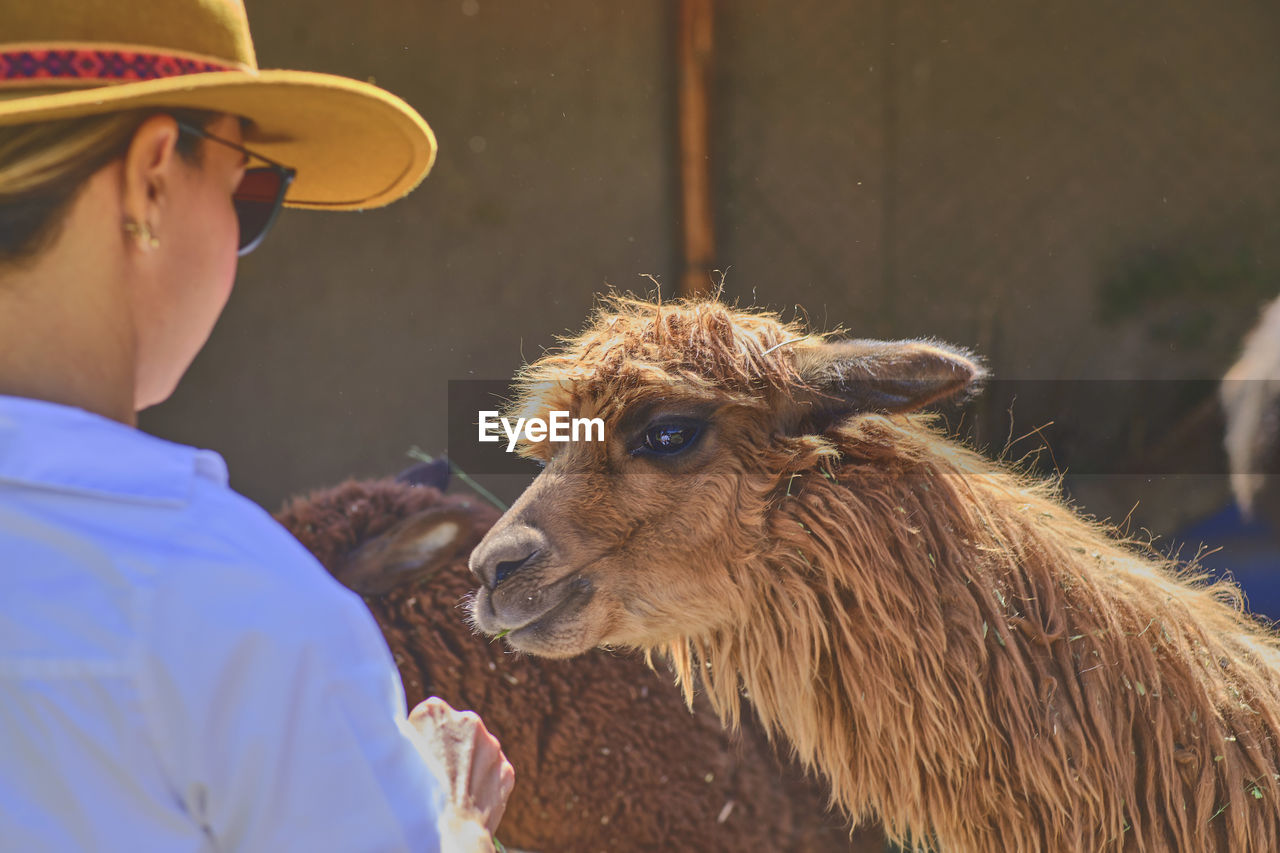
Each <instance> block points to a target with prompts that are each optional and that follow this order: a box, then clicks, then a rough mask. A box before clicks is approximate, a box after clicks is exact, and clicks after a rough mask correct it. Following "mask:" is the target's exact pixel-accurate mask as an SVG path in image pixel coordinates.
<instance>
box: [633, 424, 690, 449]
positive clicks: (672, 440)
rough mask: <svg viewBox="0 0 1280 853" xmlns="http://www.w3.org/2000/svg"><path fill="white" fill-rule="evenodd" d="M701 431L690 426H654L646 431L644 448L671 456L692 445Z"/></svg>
mask: <svg viewBox="0 0 1280 853" xmlns="http://www.w3.org/2000/svg"><path fill="white" fill-rule="evenodd" d="M700 431H701V430H700V428H699V427H696V426H691V425H688V424H662V425H659V426H652V427H649V429H648V430H646V431H645V434H644V446H645V448H646V449H648V450H651V451H653V452H654V453H660V454H663V455H664V456H671V455H673V454H676V453H679V452H680V451H682V450H684V449H686V448H688V447H689V446H690V445H692V444H693V442H694V439H696V438H697V437H698V433H699V432H700Z"/></svg>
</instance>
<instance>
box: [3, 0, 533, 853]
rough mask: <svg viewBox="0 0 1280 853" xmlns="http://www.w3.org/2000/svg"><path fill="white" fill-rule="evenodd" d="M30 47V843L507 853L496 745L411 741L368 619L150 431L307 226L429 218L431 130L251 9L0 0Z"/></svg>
mask: <svg viewBox="0 0 1280 853" xmlns="http://www.w3.org/2000/svg"><path fill="white" fill-rule="evenodd" d="M0 40H2V41H0V846H3V847H4V848H5V849H12V850H90V849H129V850H150V849H157V850H209V849H243V850H282V849H311V850H399V849H415V850H417V849H436V848H437V847H438V846H441V845H443V846H444V847H445V849H459V850H485V849H493V847H492V841H491V838H490V833H491V832H492V830H493V829H494V827H495V826H496V824H497V821H498V820H499V819H500V817H501V813H502V809H503V807H504V804H505V802H506V797H507V795H508V794H509V792H510V788H511V783H512V771H511V767H510V765H509V764H507V763H506V760H505V758H504V757H503V756H502V753H501V751H500V749H499V748H498V745H497V742H496V741H495V740H494V739H493V738H492V737H491V736H490V735H489V734H488V733H487V732H486V731H485V730H484V728H483V726H482V725H481V724H480V723H479V721H478V719H476V718H475V717H474V715H462V714H458V713H456V712H454V711H452V709H449V708H448V706H446V705H444V704H443V703H442V702H440V701H439V700H429V701H428V702H427V703H424V704H423V705H422V706H419V708H417V709H415V711H414V713H413V714H412V715H411V716H410V717H409V718H408V719H406V718H405V715H404V707H403V703H404V699H403V692H402V690H401V687H400V684H399V679H398V676H397V675H396V672H395V669H394V666H393V664H392V661H391V660H390V655H389V653H388V651H387V648H386V646H385V644H384V643H383V641H382V638H381V635H380V634H379V633H378V630H377V628H376V626H375V625H374V624H373V621H372V619H371V617H370V616H369V614H368V612H367V611H366V610H365V609H364V608H363V605H362V604H361V603H360V602H359V600H358V599H357V598H355V597H354V596H353V595H351V594H349V593H347V592H346V591H345V590H344V589H342V588H341V587H339V586H338V585H337V584H336V583H335V582H333V581H332V580H331V579H330V578H329V577H328V575H327V574H325V573H324V571H323V570H322V569H320V567H319V566H318V565H317V564H316V563H315V562H314V560H312V559H311V558H310V556H309V555H308V554H306V553H305V552H304V551H303V550H302V549H301V547H300V546H298V545H297V543H296V542H294V541H293V540H292V539H291V538H290V537H289V536H288V534H286V533H285V532H284V531H283V530H282V529H281V528H279V527H278V526H277V525H275V524H274V522H272V521H271V519H270V518H269V517H268V516H267V515H265V514H264V513H263V512H261V511H260V510H259V509H257V508H256V507H254V506H253V505H251V504H250V503H249V502H248V501H246V500H244V499H243V498H240V497H239V496H238V495H236V494H235V493H234V492H232V491H231V490H230V489H229V488H228V486H227V474H226V469H225V466H224V465H223V463H222V460H221V458H220V457H218V456H217V455H216V454H213V453H211V452H208V451H200V450H195V449H193V448H188V447H182V446H179V445H174V444H170V443H168V442H164V441H160V440H159V439H155V438H152V437H150V436H146V435H144V434H142V433H140V432H139V431H138V430H137V429H136V428H135V424H136V419H135V413H136V412H137V411H138V410H140V409H143V408H145V407H147V406H151V405H154V404H156V403H159V402H161V401H163V400H164V399H165V398H167V397H168V396H169V394H170V393H171V392H172V391H173V389H174V386H175V385H176V384H177V382H178V380H179V379H180V378H181V376H182V374H183V372H184V371H185V370H186V369H187V367H188V365H189V364H190V363H191V360H192V359H193V358H194V357H195V355H196V353H197V352H198V350H199V349H200V347H201V346H202V345H203V344H204V342H205V340H206V338H207V337H208V335H209V333H210V331H211V329H212V328H213V324H214V322H215V320H216V319H217V317H218V314H219V313H220V312H221V310H222V308H223V306H224V304H225V303H226V300H227V298H228V296H229V294H230V291H231V285H232V280H233V278H234V274H235V267H236V257H237V254H238V253H239V254H243V253H244V252H247V251H249V250H251V249H252V248H253V247H254V246H256V245H257V244H258V242H259V241H260V240H261V239H262V237H263V236H264V235H265V233H266V231H267V229H268V228H269V227H270V225H271V223H272V221H273V220H274V218H275V215H276V213H277V212H278V211H279V208H280V207H281V205H282V204H286V205H293V206H300V207H318V208H325V209H331V210H332V209H347V208H367V207H375V206H378V205H381V204H385V203H388V202H390V201H392V200H394V199H396V198H399V197H400V196H402V195H404V194H405V193H407V192H409V190H411V189H412V188H413V187H414V186H415V185H416V184H417V183H418V182H419V181H420V180H421V179H422V177H423V176H424V175H425V174H426V171H427V170H428V169H429V168H430V165H431V161H432V158H433V156H434V152H435V143H434V139H433V138H432V136H431V132H430V130H429V129H428V128H427V126H426V124H425V123H424V122H423V121H422V119H421V118H420V117H419V116H418V115H417V113H415V112H414V111H413V110H412V109H411V108H410V107H409V106H408V105H406V104H404V103H403V102H402V101H400V100H398V99H397V98H395V97H394V96H392V95H389V94H387V93H386V92H383V91H381V90H378V89H375V88H374V87H372V86H367V85H365V84H362V83H357V82H355V81H350V80H344V79H342V78H336V77H329V76H326V75H318V74H309V73H302V72H288V71H261V72H260V71H258V70H257V66H256V62H255V59H254V55H253V49H252V44H251V42H250V38H249V31H248V25H247V22H246V20H245V16H244V10H243V7H242V6H241V4H240V2H239V0H151V2H149V3H146V4H142V3H133V4H129V3H100V2H88V0H41V2H39V3H30V2H29V0H0Z"/></svg>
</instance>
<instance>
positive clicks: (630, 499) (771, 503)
mask: <svg viewBox="0 0 1280 853" xmlns="http://www.w3.org/2000/svg"><path fill="white" fill-rule="evenodd" d="M982 372H983V371H982V368H981V367H980V366H979V365H978V364H977V363H976V362H975V361H974V360H973V359H972V358H971V357H970V356H969V355H967V354H966V353H964V352H961V351H958V350H955V349H953V348H950V347H947V346H944V345H941V344H938V343H935V342H931V341H900V342H882V341H869V340H835V339H831V338H829V337H827V336H823V335H816V334H809V333H806V331H805V330H804V329H803V327H802V326H801V325H800V324H798V323H794V322H792V323H788V322H783V321H782V320H781V319H780V318H778V317H777V316H776V315H773V314H769V313H763V312H755V311H751V312H748V311H741V310H737V309H733V308H730V307H728V306H725V305H723V304H721V303H718V302H713V301H691V302H679V303H676V304H664V305H654V304H650V303H647V302H641V301H636V300H631V299H624V298H612V299H609V300H608V301H606V302H605V303H604V304H603V305H602V307H601V309H600V310H599V311H598V312H597V313H596V314H595V316H594V317H593V319H592V320H591V322H590V323H589V325H588V328H587V329H586V331H584V332H583V333H582V334H581V335H579V336H577V337H576V338H571V339H567V340H566V341H564V344H563V346H562V347H561V348H560V349H559V350H557V351H556V352H554V353H552V354H549V355H547V356H545V357H543V358H542V359H540V360H538V361H537V362H535V363H534V364H532V365H530V366H529V367H528V368H527V369H526V370H525V371H524V372H523V373H522V374H521V376H520V377H519V378H518V380H517V392H518V393H517V397H516V402H515V406H514V409H515V411H514V412H513V414H516V415H519V416H526V417H534V416H537V417H543V418H546V417H547V416H548V414H549V413H550V412H552V411H565V412H568V413H569V414H570V416H571V417H575V418H576V417H587V418H599V419H601V420H602V421H603V423H604V434H603V440H602V441H600V440H597V441H585V440H583V441H570V442H563V443H556V442H551V441H530V442H526V443H525V444H523V445H522V446H521V448H520V450H521V452H522V453H523V454H524V455H526V456H528V457H531V458H534V459H536V460H538V461H539V462H541V463H542V464H543V465H544V470H543V471H542V473H541V474H540V475H539V476H538V477H537V479H536V480H535V481H534V482H533V484H532V485H531V486H530V487H529V488H528V489H527V490H526V491H525V493H524V494H523V495H522V496H521V497H520V499H519V500H518V501H517V502H516V503H515V504H514V505H513V506H512V507H511V509H510V510H509V511H508V512H507V513H506V515H504V516H503V517H502V519H501V520H500V521H499V522H498V524H497V525H496V526H495V527H494V528H493V529H492V530H491V531H490V532H489V534H488V535H487V536H486V537H485V539H484V540H483V541H482V542H481V544H480V545H479V546H478V547H477V548H476V550H475V551H474V552H473V554H472V557H471V568H472V571H473V572H474V573H475V574H476V576H477V578H478V579H479V581H480V583H481V586H480V588H479V590H478V592H477V594H476V597H475V600H474V602H473V616H474V619H475V622H476V624H477V625H478V627H479V628H480V629H482V630H483V631H485V632H486V633H490V634H500V633H502V634H505V635H506V638H507V641H508V642H509V643H510V644H511V645H512V646H514V647H515V648H517V649H520V650H522V651H527V652H530V653H533V654H539V655H545V656H552V657H568V656H572V655H576V654H580V653H582V652H584V651H587V650H588V649H590V648H592V647H595V646H600V645H617V646H626V647H635V648H642V649H649V648H654V647H657V646H661V645H662V644H664V643H666V642H668V641H670V640H672V639H673V638H675V637H680V636H689V635H696V634H698V633H702V632H708V631H714V630H715V629H716V628H717V627H718V626H719V625H720V624H722V623H723V622H724V621H725V620H726V619H731V618H732V614H733V609H734V603H735V602H740V601H742V600H744V598H745V597H747V596H749V595H750V594H751V586H752V584H753V583H754V580H753V578H752V577H751V576H750V574H749V573H748V572H747V571H746V570H745V569H744V568H743V567H744V566H746V565H747V564H749V563H752V562H758V560H755V559H754V558H757V557H758V556H759V555H760V554H762V553H764V552H766V551H767V549H768V547H769V541H770V539H771V531H770V523H771V516H772V514H773V511H774V508H775V506H776V504H777V502H778V500H779V499H780V498H781V497H782V495H783V494H784V492H785V491H786V489H787V487H788V482H789V478H791V477H793V476H795V475H796V474H797V473H802V472H811V471H819V470H822V469H823V466H824V465H830V464H831V463H832V461H833V459H832V457H834V456H836V455H837V451H836V450H835V446H834V444H833V443H832V442H831V441H830V440H829V438H828V437H826V436H827V435H828V434H829V433H830V432H831V431H832V430H835V429H838V428H840V427H841V425H842V424H845V423H846V422H848V421H850V420H851V419H854V418H857V417H859V416H862V415H868V414H880V415H883V414H896V413H906V412H910V411H913V410H915V409H918V408H920V407H922V406H925V405H927V404H929V403H931V402H934V401H937V400H940V399H943V398H946V397H949V396H951V395H954V394H956V393H959V392H961V391H963V390H964V389H965V388H967V387H969V386H970V385H971V383H973V382H974V381H975V380H977V379H978V378H980V376H981V375H982Z"/></svg>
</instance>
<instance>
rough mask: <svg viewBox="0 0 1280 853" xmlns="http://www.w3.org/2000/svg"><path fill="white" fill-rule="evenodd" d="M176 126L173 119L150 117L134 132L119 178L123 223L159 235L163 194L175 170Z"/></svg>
mask: <svg viewBox="0 0 1280 853" xmlns="http://www.w3.org/2000/svg"><path fill="white" fill-rule="evenodd" d="M178 133H179V131H178V123H177V122H176V121H175V120H174V118H173V116H169V115H163V114H162V115H154V116H151V117H150V118H148V119H146V120H145V121H143V122H142V124H140V125H139V126H138V129H137V130H136V131H134V134H133V139H132V140H131V141H130V143H129V148H128V149H127V150H126V151H125V155H124V163H123V171H122V176H121V187H120V191H121V199H120V201H121V212H122V215H123V219H124V221H125V222H133V223H135V224H137V225H143V226H146V227H147V228H148V229H149V230H150V231H151V232H153V233H159V232H160V230H161V229H162V228H163V223H162V221H161V219H162V215H163V210H164V207H165V202H166V201H167V193H168V192H170V191H171V188H172V186H173V183H174V170H175V169H176V168H177V167H178V162H177V161H178V150H177V146H178Z"/></svg>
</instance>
